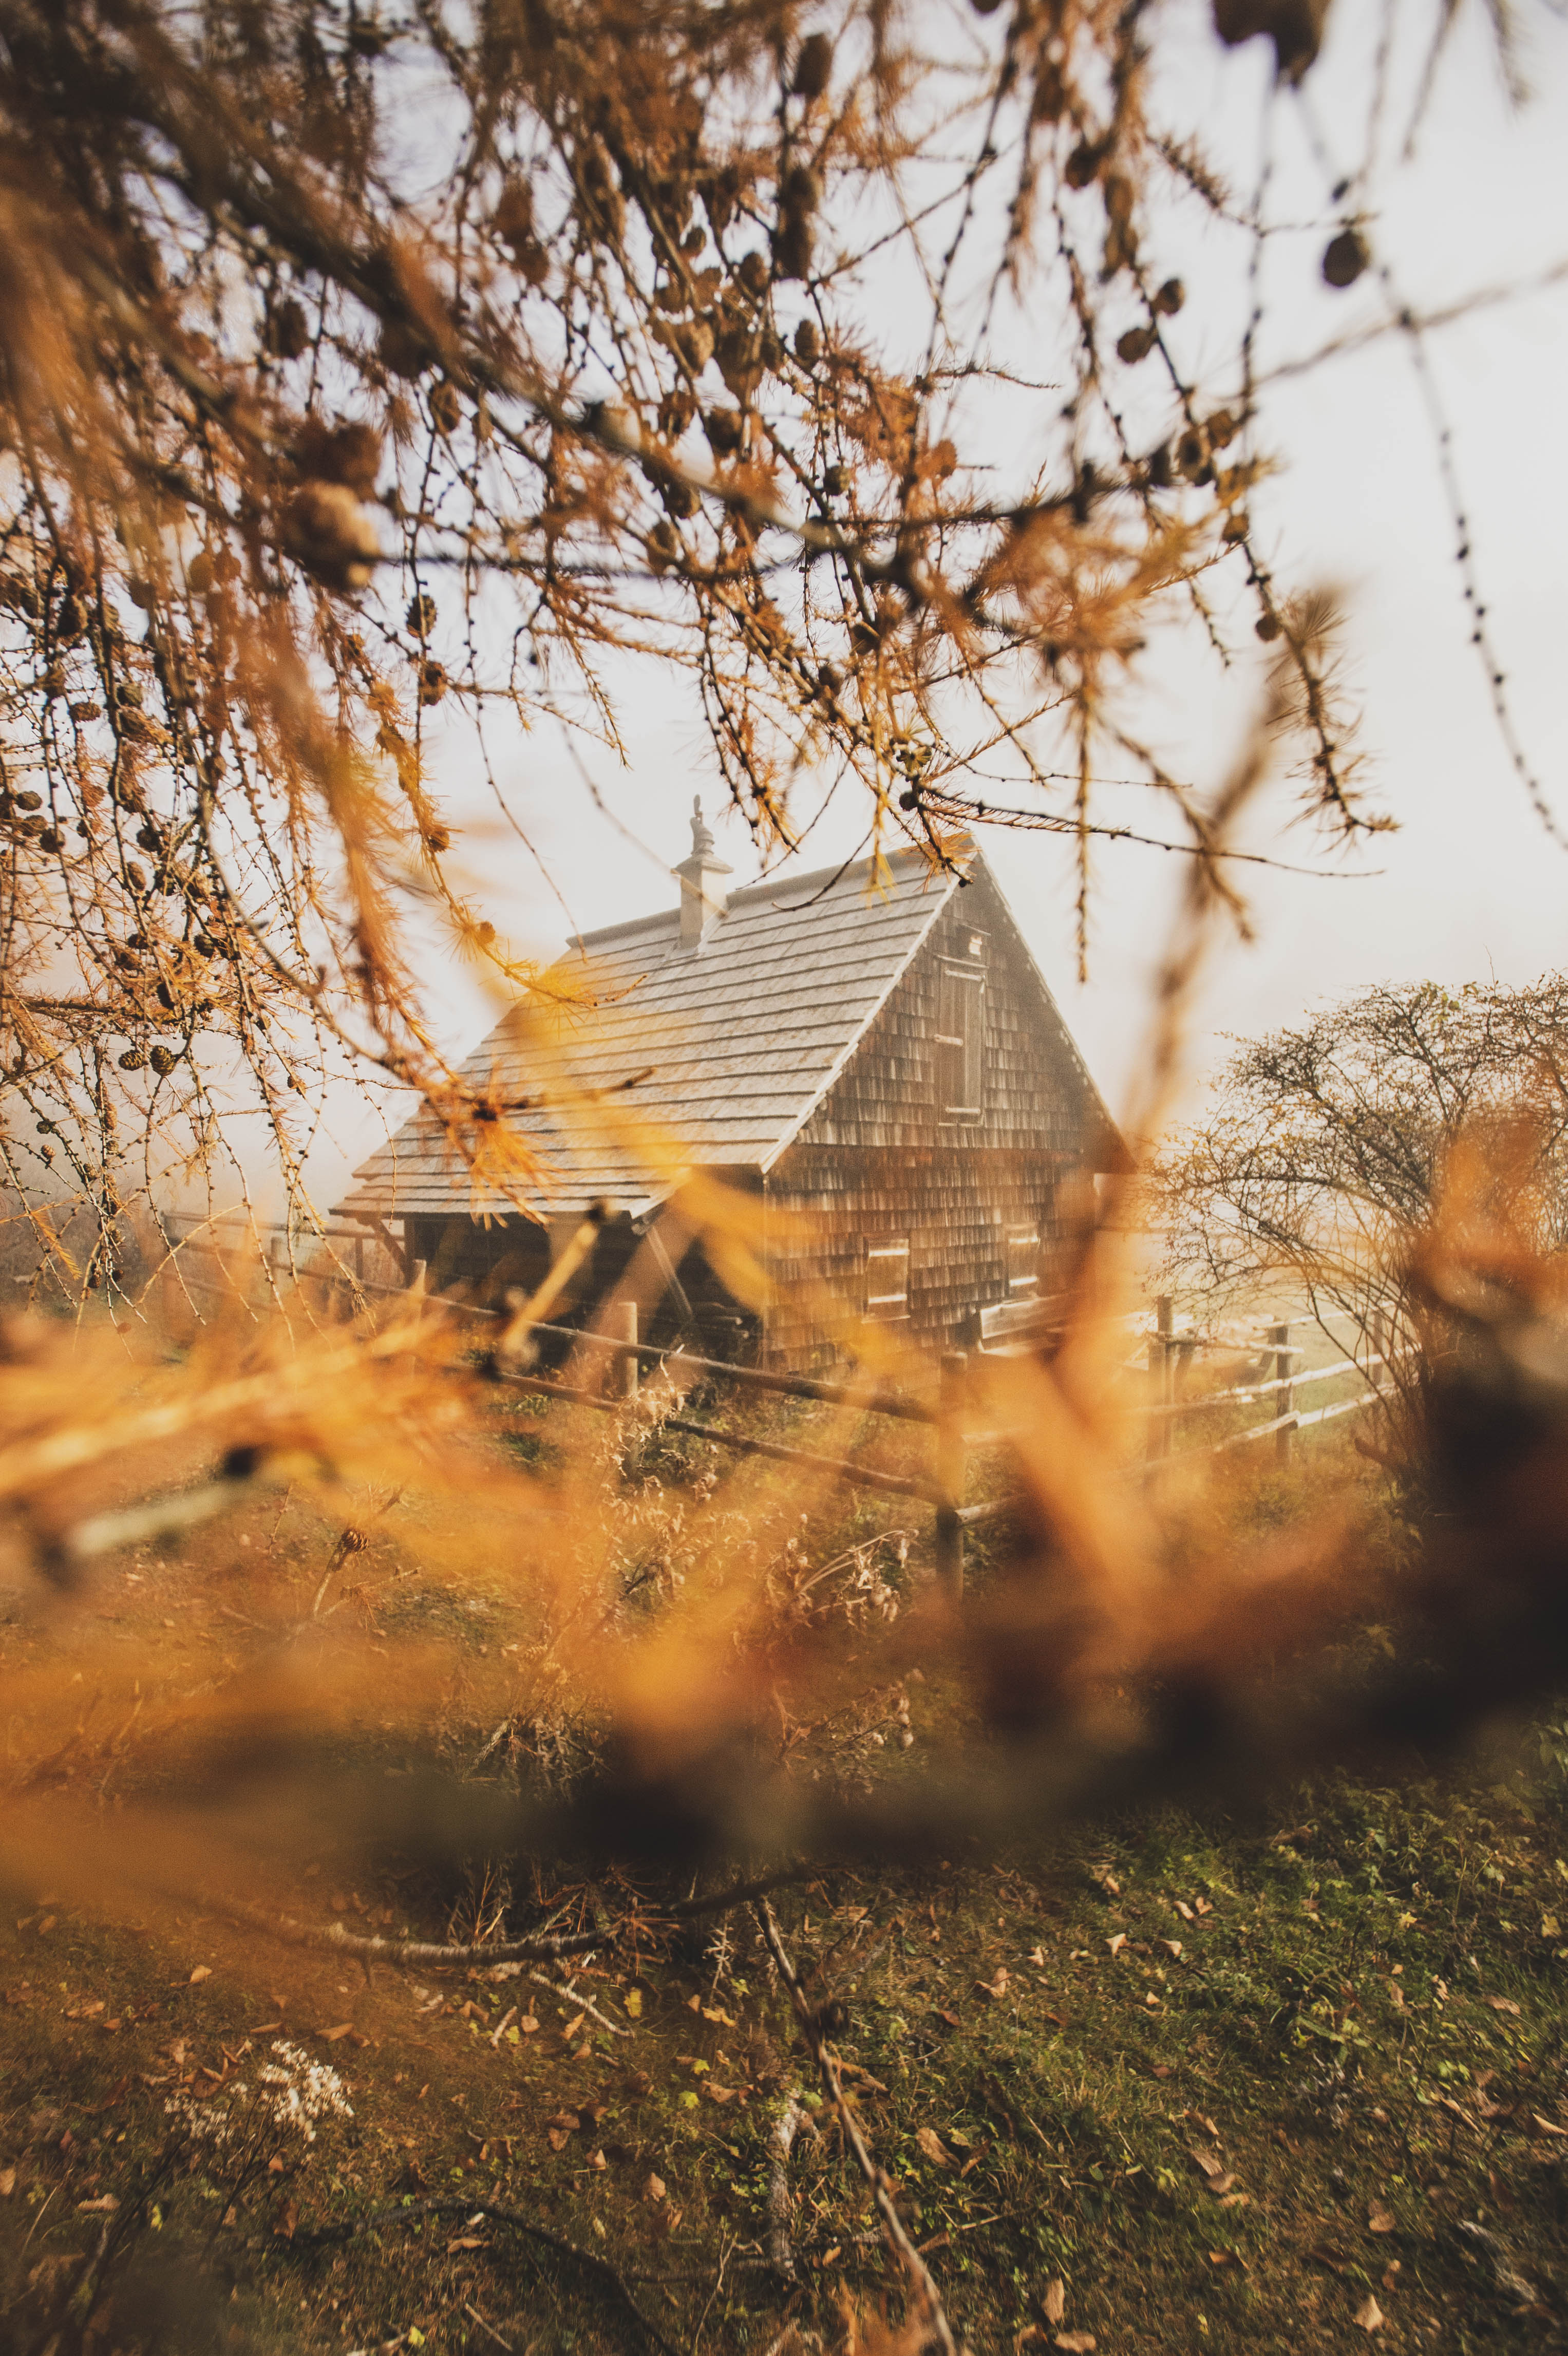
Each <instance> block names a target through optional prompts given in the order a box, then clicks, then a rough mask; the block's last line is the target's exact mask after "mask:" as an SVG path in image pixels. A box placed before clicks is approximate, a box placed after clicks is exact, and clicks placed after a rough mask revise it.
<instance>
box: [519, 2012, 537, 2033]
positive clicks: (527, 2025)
mask: <svg viewBox="0 0 1568 2356" xmlns="http://www.w3.org/2000/svg"><path fill="white" fill-rule="evenodd" d="M517 2027H518V2028H519V2029H521V2030H522V2032H523V2035H524V2036H525V2037H532V2036H533V2035H534V2034H535V2033H536V2031H537V2030H538V2029H539V2022H538V2021H537V2020H536V2019H534V2017H533V2014H532V2013H531V2012H525V2013H524V2015H523V2017H522V2019H521V2020H519V2021H518V2023H517Z"/></svg>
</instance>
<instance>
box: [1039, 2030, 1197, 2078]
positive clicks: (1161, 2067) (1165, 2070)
mask: <svg viewBox="0 0 1568 2356" xmlns="http://www.w3.org/2000/svg"><path fill="white" fill-rule="evenodd" d="M1057 2027H1058V2028H1059V2029H1060V2027H1061V2022H1060V2021H1058V2023H1057ZM1169 2075H1170V2064H1169V2062H1168V2061H1156V2062H1155V2063H1154V2064H1153V2066H1152V2067H1151V2069H1150V2071H1149V2076H1150V2077H1151V2078H1168V2077H1169Z"/></svg>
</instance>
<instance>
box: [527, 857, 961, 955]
mask: <svg viewBox="0 0 1568 2356" xmlns="http://www.w3.org/2000/svg"><path fill="white" fill-rule="evenodd" d="M975 850H976V845H975V842H974V840H973V838H972V837H971V836H969V835H967V834H965V835H960V836H958V837H957V838H956V840H955V841H954V842H953V843H952V844H951V845H950V846H949V853H950V855H957V856H958V857H961V858H969V857H972V856H973V855H974V853H975ZM886 860H887V864H888V865H889V866H890V867H891V866H892V865H894V864H895V863H896V862H900V861H906V862H907V861H909V860H919V861H921V862H926V861H927V853H926V852H925V851H923V849H922V847H921V845H920V844H919V843H918V842H905V843H901V844H900V845H899V847H898V849H897V850H896V851H889V852H887V853H886ZM874 863H875V860H874V854H870V853H869V854H868V855H867V856H866V857H865V858H864V859H850V860H836V861H835V862H834V863H833V865H832V866H831V867H814V868H810V869H808V870H807V872H806V873H805V874H803V875H790V874H787V873H774V874H773V875H764V876H763V878H762V879H761V881H760V882H758V883H743V884H742V885H741V889H740V890H739V891H738V892H731V894H730V897H729V903H728V906H729V907H730V908H744V907H753V906H755V905H756V904H757V902H758V901H760V900H767V899H770V898H772V897H773V895H774V894H784V893H788V894H790V895H791V896H792V898H793V896H794V895H795V894H796V893H800V892H805V893H811V892H815V891H818V890H820V889H822V888H823V887H824V886H828V885H832V884H834V883H848V881H849V880H850V879H851V878H852V877H856V876H859V875H862V874H866V875H869V873H870V872H871V869H872V867H873V865H874ZM947 880H948V879H947V878H945V877H944V875H943V873H942V871H941V870H940V868H935V869H933V881H935V882H937V883H944V882H946V881H947ZM781 905H787V904H785V903H783V902H782V901H781ZM679 922H680V911H679V909H678V908H656V909H655V910H654V911H653V912H652V914H651V915H649V916H625V917H623V918H622V920H621V922H620V923H619V924H618V925H601V926H598V928H597V929H596V930H595V931H593V932H592V933H572V934H571V936H570V937H568V940H567V944H566V945H567V948H569V949H587V948H597V947H598V946H599V944H600V943H601V942H603V941H622V940H626V939H628V938H629V937H631V935H632V934H634V933H641V932H658V931H661V930H664V929H666V928H667V929H668V930H670V931H671V932H673V931H675V930H676V928H677V926H678V925H679ZM722 922H723V919H722V917H721V918H720V923H722Z"/></svg>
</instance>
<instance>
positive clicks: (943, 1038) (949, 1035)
mask: <svg viewBox="0 0 1568 2356" xmlns="http://www.w3.org/2000/svg"><path fill="white" fill-rule="evenodd" d="M980 948H981V944H980V938H979V936H978V934H976V937H975V940H974V943H973V945H972V956H973V962H971V961H969V960H967V959H966V960H965V962H964V963H963V964H962V965H960V964H959V963H958V961H957V960H956V958H944V961H943V965H942V972H941V980H940V982H939V984H938V999H937V1009H936V1087H937V1109H938V1111H939V1112H940V1114H941V1116H942V1118H943V1119H944V1120H978V1119H980V1116H981V1114H982V1112H983V1111H984V1109H985V1073H986V1023H985V1016H986V969H985V967H984V966H983V965H982V964H981V963H980Z"/></svg>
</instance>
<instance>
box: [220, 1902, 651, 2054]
mask: <svg viewBox="0 0 1568 2356" xmlns="http://www.w3.org/2000/svg"><path fill="white" fill-rule="evenodd" d="M222 1903H223V1912H225V1913H226V1914H229V1915H232V1916H233V1917H234V1919H235V1920H236V1921H237V1922H250V1923H253V1924H254V1926H255V1927H256V1929H257V1930H259V1931H266V1932H269V1933H271V1934H272V1937H273V1938H275V1939H282V1940H283V1941H284V1942H285V1943H286V1944H288V1945H289V1946H291V1947H331V1948H334V1949H336V1950H337V1951H338V1952H339V1953H341V1954H350V1955H365V1956H368V1957H369V1958H370V1959H371V1960H372V1961H373V1962H376V1963H383V1964H532V1963H549V1962H550V1961H551V1960H552V1959H553V1958H554V1957H556V1956H557V1955H581V1954H587V1953H588V1952H589V1950H590V1949H591V1948H593V1947H606V1946H613V1944H614V1939H615V1934H614V1933H613V1931H612V1932H605V1931H574V1932H571V1933H566V1934H562V1933H541V1934H540V1935H539V1936H538V1937H536V1938H532V1939H496V1940H494V1941H492V1942H490V1943H488V1944H485V1945H484V1946H447V1945H443V1944H441V1943H439V1942H436V1941H432V1940H428V1939H382V1938H379V1937H374V1936H368V1935H365V1934H362V1933H358V1932H354V1931H346V1930H345V1929H344V1928H343V1925H342V1923H341V1922H326V1923H315V1922H295V1920H294V1918H293V1915H292V1914H268V1913H266V1912H263V1911H262V1909H261V1907H259V1906H246V1905H244V1904H243V1903H242V1902H241V1901H239V1900H238V1899H232V1898H231V1899H226V1900H224V1901H222ZM530 1976H532V1975H530ZM544 1985H545V1986H546V1987H550V1988H551V1989H552V1991H553V1993H554V1994H555V1995H557V1996H564V1995H565V1993H566V1991H565V1989H564V1988H557V1987H554V1983H553V1982H552V1981H548V1980H547V1981H546V1982H545V1983H544ZM572 2002H573V2003H574V2004H581V2002H582V1998H581V1997H573V1998H572ZM590 2009H592V2008H590ZM604 2026H605V2027H606V2029H613V2028H614V2023H613V2021H606V2022H605V2024H604ZM616 2034H617V2035H618V2036H621V2037H625V2036H628V2035H629V2034H630V2031H629V2030H627V2029H618V2030H617V2031H616Z"/></svg>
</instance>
